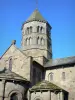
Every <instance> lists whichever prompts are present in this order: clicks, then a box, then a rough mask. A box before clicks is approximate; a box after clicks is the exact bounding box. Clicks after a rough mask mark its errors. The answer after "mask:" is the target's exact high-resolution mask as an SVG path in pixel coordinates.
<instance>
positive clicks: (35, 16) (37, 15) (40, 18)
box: [26, 9, 47, 22]
mask: <svg viewBox="0 0 75 100" xmlns="http://www.w3.org/2000/svg"><path fill="white" fill-rule="evenodd" d="M30 21H41V22H47V21H46V20H45V19H44V18H43V16H42V15H41V14H40V12H39V11H38V9H36V10H34V12H33V13H32V14H31V16H30V17H29V18H28V19H27V20H26V22H30Z"/></svg>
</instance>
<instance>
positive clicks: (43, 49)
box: [0, 9, 75, 100]
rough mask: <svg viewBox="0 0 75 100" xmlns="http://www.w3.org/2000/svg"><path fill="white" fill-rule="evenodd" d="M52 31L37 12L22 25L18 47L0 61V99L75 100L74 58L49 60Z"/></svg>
mask: <svg viewBox="0 0 75 100" xmlns="http://www.w3.org/2000/svg"><path fill="white" fill-rule="evenodd" d="M51 29H52V27H51V25H50V24H49V23H48V21H46V20H45V19H44V17H43V16H42V15H41V13H40V12H39V11H38V9H35V10H34V11H33V13H32V14H31V15H30V17H29V18H28V19H27V20H26V21H25V22H24V23H23V25H22V27H21V30H22V37H21V48H17V47H16V40H13V41H12V42H11V43H10V46H9V47H8V48H7V50H6V51H5V52H4V54H3V55H2V56H1V58H0V100H75V56H72V57H67V58H60V59H53V58H52V40H51ZM60 52H61V53H62V51H60Z"/></svg>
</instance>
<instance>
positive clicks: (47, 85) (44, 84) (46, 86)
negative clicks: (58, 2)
mask: <svg viewBox="0 0 75 100" xmlns="http://www.w3.org/2000/svg"><path fill="white" fill-rule="evenodd" d="M39 90H64V89H62V88H61V87H59V86H57V85H55V84H53V83H51V82H49V81H47V80H43V81H41V82H39V83H37V84H36V85H34V86H33V87H32V88H31V89H30V91H39Z"/></svg>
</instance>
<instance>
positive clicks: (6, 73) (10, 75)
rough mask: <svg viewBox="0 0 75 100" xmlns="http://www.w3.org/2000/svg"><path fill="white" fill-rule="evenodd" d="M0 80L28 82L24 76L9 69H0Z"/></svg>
mask: <svg viewBox="0 0 75 100" xmlns="http://www.w3.org/2000/svg"><path fill="white" fill-rule="evenodd" d="M0 79H7V80H16V81H19V80H22V81H27V79H26V78H23V77H22V76H20V75H18V74H16V73H14V72H12V71H10V70H7V69H0Z"/></svg>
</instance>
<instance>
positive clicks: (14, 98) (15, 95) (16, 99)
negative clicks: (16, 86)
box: [10, 93, 18, 100]
mask: <svg viewBox="0 0 75 100" xmlns="http://www.w3.org/2000/svg"><path fill="white" fill-rule="evenodd" d="M10 100H18V95H17V93H13V94H12V95H11V97H10Z"/></svg>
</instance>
